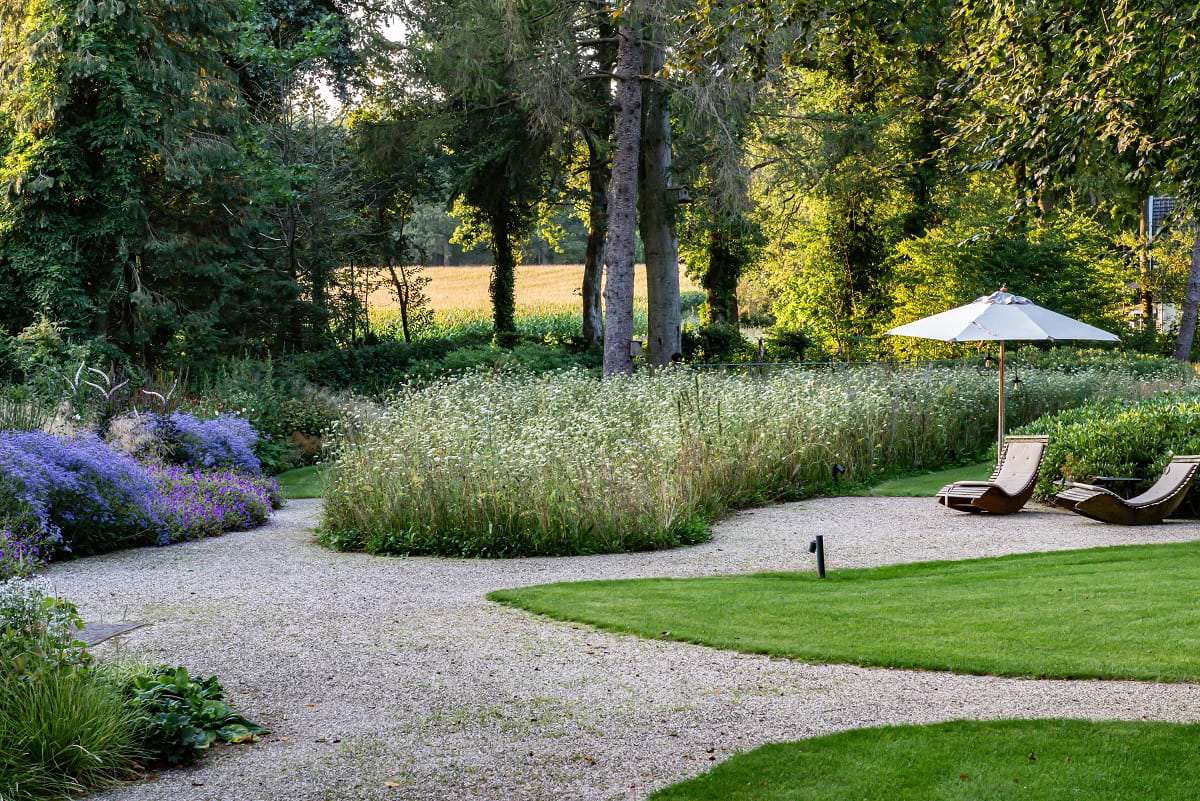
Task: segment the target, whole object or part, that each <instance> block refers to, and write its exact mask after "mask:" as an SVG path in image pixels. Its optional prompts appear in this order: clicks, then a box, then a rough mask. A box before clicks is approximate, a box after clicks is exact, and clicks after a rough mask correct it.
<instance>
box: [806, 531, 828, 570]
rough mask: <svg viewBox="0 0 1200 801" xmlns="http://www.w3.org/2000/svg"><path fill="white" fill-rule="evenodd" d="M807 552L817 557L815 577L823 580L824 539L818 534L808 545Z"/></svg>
mask: <svg viewBox="0 0 1200 801" xmlns="http://www.w3.org/2000/svg"><path fill="white" fill-rule="evenodd" d="M808 552H809V553H815V554H816V555H817V575H818V576H819V577H820V578H825V537H824V535H821V534H818V535H817V538H816V539H815V540H813V541H812V542H810V543H809V544H808Z"/></svg>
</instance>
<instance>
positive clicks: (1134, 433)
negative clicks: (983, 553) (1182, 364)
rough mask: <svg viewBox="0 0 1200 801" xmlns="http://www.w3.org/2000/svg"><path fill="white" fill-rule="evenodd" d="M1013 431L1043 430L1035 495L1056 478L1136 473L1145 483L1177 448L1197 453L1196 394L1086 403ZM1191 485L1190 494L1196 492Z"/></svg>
mask: <svg viewBox="0 0 1200 801" xmlns="http://www.w3.org/2000/svg"><path fill="white" fill-rule="evenodd" d="M1014 433H1021V434H1048V435H1049V436H1050V444H1049V446H1048V448H1047V451H1046V461H1045V464H1044V466H1043V468H1042V473H1041V476H1040V477H1039V478H1038V484H1037V490H1036V493H1035V494H1036V497H1038V498H1042V499H1046V498H1051V497H1053V496H1054V493H1055V491H1056V490H1057V489H1058V488H1057V487H1056V486H1055V483H1054V482H1055V481H1057V480H1058V479H1062V478H1065V479H1067V480H1070V481H1088V480H1090V479H1091V478H1092V477H1093V476H1097V475H1110V476H1136V477H1142V478H1145V479H1146V481H1145V485H1146V486H1149V484H1151V483H1152V482H1153V480H1154V479H1155V478H1157V477H1158V475H1159V474H1160V473H1161V472H1162V470H1163V468H1164V467H1166V465H1167V463H1168V462H1169V461H1170V460H1171V457H1172V456H1173V455H1176V454H1192V453H1200V395H1197V394H1196V393H1195V392H1182V393H1180V392H1174V393H1167V394H1163V395H1159V396H1157V397H1154V398H1151V399H1149V400H1143V401H1136V402H1121V401H1105V402H1100V403H1091V404H1087V405H1085V406H1081V407H1079V408H1076V409H1068V410H1066V411H1062V412H1058V413H1056V414H1050V415H1046V416H1044V417H1041V418H1039V419H1037V420H1035V421H1033V422H1032V423H1030V424H1029V425H1026V426H1023V427H1021V428H1019V429H1017V431H1016V432H1014ZM1197 494H1198V493H1197V492H1196V491H1195V490H1193V498H1195V497H1197Z"/></svg>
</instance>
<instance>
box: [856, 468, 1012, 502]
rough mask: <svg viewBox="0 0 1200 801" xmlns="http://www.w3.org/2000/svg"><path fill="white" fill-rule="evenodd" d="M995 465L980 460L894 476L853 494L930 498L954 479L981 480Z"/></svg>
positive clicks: (989, 473) (990, 472)
mask: <svg viewBox="0 0 1200 801" xmlns="http://www.w3.org/2000/svg"><path fill="white" fill-rule="evenodd" d="M995 466H996V465H995V463H994V462H980V463H979V464H972V465H967V466H966V467H954V468H951V469H949V470H939V471H938V472H936V473H921V474H920V475H915V476H906V477H904V478H894V479H892V480H890V481H884V482H883V483H881V484H876V485H875V486H873V487H867V488H866V489H863V490H861V491H859V492H856V493H854V494H856V495H874V496H882V497H891V498H931V497H933V496H934V495H935V494H936V493H937V491H938V490H940V489H941V488H942V487H944V486H946V485H947V484H952V483H954V482H955V481H983V480H984V479H986V478H987V477H988V476H990V475H991V474H992V469H993V468H994V467H995Z"/></svg>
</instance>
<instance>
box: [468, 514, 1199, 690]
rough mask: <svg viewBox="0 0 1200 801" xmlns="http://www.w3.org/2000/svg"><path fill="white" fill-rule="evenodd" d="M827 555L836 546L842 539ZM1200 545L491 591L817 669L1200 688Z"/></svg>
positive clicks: (572, 614)
mask: <svg viewBox="0 0 1200 801" xmlns="http://www.w3.org/2000/svg"><path fill="white" fill-rule="evenodd" d="M827 547H829V548H831V549H832V552H833V553H834V554H836V553H837V538H836V535H834V536H833V537H832V538H831V540H830V541H829V542H828V543H827ZM1197 586H1200V543H1182V544H1171V545H1150V546H1124V547H1119V548H1098V549H1093V550H1084V551H1066V552H1060V553H1053V554H1026V555H1018V556H1006V557H1000V558H992V559H977V560H970V561H962V562H925V563H917V564H907V565H895V566H890V567H882V568H871V569H858V570H834V571H833V572H831V573H830V574H829V578H827V579H824V580H822V579H818V578H816V576H815V575H813V574H812V573H759V574H753V575H739V576H716V577H705V578H689V579H634V580H625V581H588V582H573V583H562V584H546V585H541V586H535V587H527V588H522V589H513V590H502V591H499V592H495V593H492V594H491V595H490V596H489V597H490V598H492V599H493V600H496V601H500V602H501V603H506V604H510V605H513V606H518V607H521V608H524V609H527V610H529V611H532V612H536V613H540V614H544V615H548V616H550V617H553V618H557V619H561V620H570V621H577V622H581V623H587V624H591V625H594V626H598V627H600V628H604V629H608V630H611V631H618V632H627V633H631V634H637V635H640V636H643V637H652V638H656V639H668V640H680V641H684V642H693V643H700V644H702V645H709V646H712V647H715V648H725V649H730V650H736V651H746V652H749V653H764V654H771V655H775V656H783V657H792V658H795V659H801V660H804V661H808V662H821V663H834V662H837V663H852V664H859V665H872V666H880V667H895V668H918V669H928V670H950V671H956V672H963V673H980V674H996V675H1003V676H1035V677H1058V678H1130V679H1146V680H1156V681H1195V680H1198V679H1200V612H1197V605H1196V588H1197Z"/></svg>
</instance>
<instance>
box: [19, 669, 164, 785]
mask: <svg viewBox="0 0 1200 801" xmlns="http://www.w3.org/2000/svg"><path fill="white" fill-rule="evenodd" d="M139 756H140V749H139V746H138V741H137V723H136V720H135V718H134V713H133V711H132V710H131V709H130V708H129V706H128V705H127V704H126V703H125V701H124V699H123V698H122V697H121V695H120V693H119V692H118V691H117V690H116V688H115V687H113V686H110V685H109V684H108V683H106V682H103V681H100V680H99V679H98V676H97V674H96V673H94V672H91V671H71V670H47V671H44V672H39V673H37V674H35V675H33V676H6V677H4V678H3V679H0V798H3V799H5V801H37V800H40V799H58V798H63V799H65V798H68V797H71V796H74V795H76V794H78V793H80V792H83V791H85V790H94V789H98V788H102V787H106V786H108V785H111V784H112V783H114V782H115V781H118V780H120V779H122V778H126V777H128V776H129V775H131V773H132V772H133V770H134V769H135V767H136V760H137V759H138V757H139Z"/></svg>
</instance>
